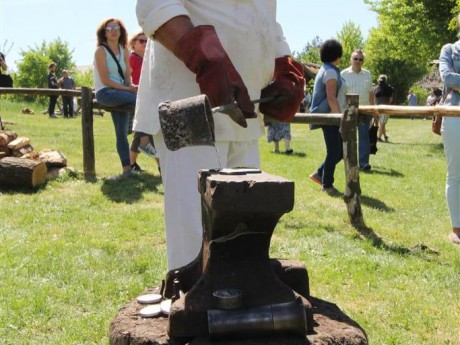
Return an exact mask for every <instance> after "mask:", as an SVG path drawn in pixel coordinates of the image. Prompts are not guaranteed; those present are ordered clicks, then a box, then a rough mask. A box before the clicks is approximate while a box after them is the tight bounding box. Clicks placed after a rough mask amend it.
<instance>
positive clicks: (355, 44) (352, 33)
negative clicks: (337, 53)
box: [337, 21, 364, 69]
mask: <svg viewBox="0 0 460 345" xmlns="http://www.w3.org/2000/svg"><path fill="white" fill-rule="evenodd" d="M337 40H338V41H339V42H340V43H341V44H342V48H343V55H342V62H341V63H340V65H339V66H338V67H339V69H344V68H347V67H348V66H349V65H350V60H349V58H350V56H351V53H353V51H355V50H356V49H363V47H364V39H363V35H362V34H361V29H360V28H359V26H357V25H356V24H355V23H353V22H352V21H349V22H346V23H345V24H344V25H343V27H342V30H341V31H340V32H339V33H337Z"/></svg>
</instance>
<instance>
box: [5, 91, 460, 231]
mask: <svg viewBox="0 0 460 345" xmlns="http://www.w3.org/2000/svg"><path fill="white" fill-rule="evenodd" d="M2 94H18V95H41V96H73V97H77V98H80V104H81V110H82V116H81V124H82V144H83V172H84V177H85V179H94V178H95V176H96V169H95V154H94V152H95V150H94V132H93V114H94V112H93V111H94V108H99V109H104V110H107V111H112V110H124V111H134V106H120V107H107V106H103V105H100V104H98V103H97V102H95V100H94V92H93V91H92V89H90V88H87V87H82V88H81V90H62V89H37V88H0V95H2ZM346 102H347V107H346V110H345V112H344V113H343V114H331V113H329V114H309V113H298V114H296V116H295V117H294V119H293V121H292V123H304V124H317V125H339V126H340V128H341V133H342V139H343V160H344V166H345V180H346V185H345V191H344V196H343V199H344V201H345V204H346V206H347V212H348V216H349V219H350V222H351V223H352V224H353V225H354V226H360V225H363V224H364V221H363V214H362V209H361V204H360V195H361V187H360V184H359V166H358V152H357V130H356V126H357V124H358V119H359V118H360V116H376V115H380V114H384V115H389V116H413V117H426V116H435V115H440V114H441V115H444V116H460V106H440V105H436V106H431V107H429V106H395V105H376V106H375V105H362V106H358V103H359V98H358V95H352V94H348V95H347V101H346Z"/></svg>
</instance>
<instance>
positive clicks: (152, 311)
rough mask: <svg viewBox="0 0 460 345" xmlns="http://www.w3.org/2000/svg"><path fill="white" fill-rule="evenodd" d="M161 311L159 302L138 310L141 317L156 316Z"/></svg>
mask: <svg viewBox="0 0 460 345" xmlns="http://www.w3.org/2000/svg"><path fill="white" fill-rule="evenodd" d="M160 313H161V307H160V305H159V304H152V305H149V306H147V307H144V308H142V309H141V310H140V311H139V314H140V316H142V317H154V316H158V315H160Z"/></svg>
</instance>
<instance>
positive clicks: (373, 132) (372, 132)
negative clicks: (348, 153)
mask: <svg viewBox="0 0 460 345" xmlns="http://www.w3.org/2000/svg"><path fill="white" fill-rule="evenodd" d="M378 131H379V127H378V126H375V125H374V124H373V125H372V126H371V127H370V128H369V144H370V152H369V153H370V154H371V155H375V154H376V153H377V151H378V149H377V132H378Z"/></svg>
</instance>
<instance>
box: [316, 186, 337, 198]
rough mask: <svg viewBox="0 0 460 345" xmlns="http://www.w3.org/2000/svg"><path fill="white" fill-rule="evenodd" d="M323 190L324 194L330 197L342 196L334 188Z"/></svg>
mask: <svg viewBox="0 0 460 345" xmlns="http://www.w3.org/2000/svg"><path fill="white" fill-rule="evenodd" d="M321 190H322V191H323V192H326V193H327V195H329V196H336V195H339V194H340V192H339V191H338V190H337V189H335V188H334V187H328V188H323V189H321Z"/></svg>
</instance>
